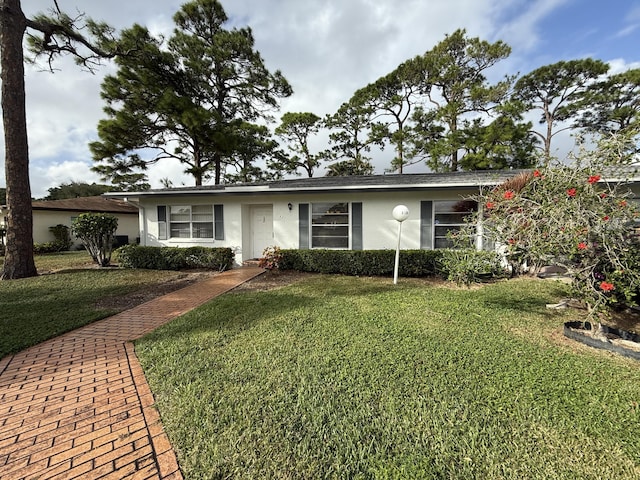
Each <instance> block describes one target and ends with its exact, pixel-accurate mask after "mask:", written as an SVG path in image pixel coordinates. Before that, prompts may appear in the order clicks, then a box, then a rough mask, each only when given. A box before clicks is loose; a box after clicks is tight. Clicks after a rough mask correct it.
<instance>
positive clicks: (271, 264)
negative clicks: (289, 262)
mask: <svg viewBox="0 0 640 480" xmlns="http://www.w3.org/2000/svg"><path fill="white" fill-rule="evenodd" d="M281 264H282V251H281V249H280V247H277V246H273V247H267V248H265V249H264V250H263V252H262V258H261V259H260V262H259V263H258V266H260V267H262V268H265V269H267V270H279V269H280V265H281Z"/></svg>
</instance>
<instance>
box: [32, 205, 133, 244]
mask: <svg viewBox="0 0 640 480" xmlns="http://www.w3.org/2000/svg"><path fill="white" fill-rule="evenodd" d="M81 213H84V212H79V211H78V212H71V211H57V210H34V211H33V241H34V242H35V243H47V242H53V241H54V240H55V238H54V236H53V233H51V232H50V231H49V228H50V227H54V226H56V225H65V226H67V227H69V228H71V219H72V218H75V217H77V216H78V215H80V214H81ZM111 215H114V216H116V217H117V218H118V229H117V230H116V235H128V236H129V243H135V241H136V238H137V237H139V236H140V232H139V228H138V217H137V216H136V215H135V214H133V215H126V214H125V215H121V214H111ZM69 235H70V236H71V241H72V242H73V243H74V245H80V244H81V242H80V241H79V240H78V239H76V238H75V236H74V235H73V234H72V233H71V232H69Z"/></svg>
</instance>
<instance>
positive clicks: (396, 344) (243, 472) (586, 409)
mask: <svg viewBox="0 0 640 480" xmlns="http://www.w3.org/2000/svg"><path fill="white" fill-rule="evenodd" d="M563 295H566V292H565V290H564V287H563V286H562V285H560V284H558V283H554V282H541V281H531V280H528V281H522V280H518V281H509V282H500V283H497V284H493V285H486V286H483V287H482V288H479V289H473V290H465V289H448V288H443V287H437V286H433V285H429V284H427V283H424V282H420V281H410V280H404V281H402V285H398V286H395V287H394V286H393V285H390V281H389V280H388V279H384V280H380V279H363V278H352V277H325V276H321V277H316V278H313V279H311V280H307V281H305V282H302V283H299V284H296V285H292V286H290V287H286V288H283V289H279V290H274V291H269V292H246V293H231V294H227V295H224V296H222V297H219V298H218V299H216V300H214V301H212V302H210V303H208V304H207V305H205V306H203V307H201V308H199V309H197V310H195V311H193V312H191V313H189V314H187V315H185V316H183V317H181V318H179V319H176V320H175V321H173V322H171V323H170V324H167V325H165V326H164V327H162V328H161V329H159V330H157V331H156V332H154V333H152V334H150V335H149V336H147V337H145V338H143V339H142V340H139V341H137V343H136V351H137V352H138V355H139V357H140V359H141V362H142V364H143V367H144V369H145V373H146V375H147V378H148V380H149V382H150V384H151V387H152V390H153V391H154V394H155V396H156V400H157V402H158V406H159V409H160V412H161V415H162V421H163V424H164V426H165V429H166V430H167V431H168V433H169V436H170V438H171V441H172V443H173V445H174V447H175V448H176V450H177V453H178V458H179V463H180V465H181V468H182V469H183V472H184V474H185V478H189V479H190V480H194V479H205V478H210V479H214V478H274V479H277V478H286V479H298V478H299V479H308V478H314V479H320V478H336V479H344V478H349V479H351V478H353V479H416V478H421V479H422V478H425V479H498V478H505V479H523V478H525V479H576V478H578V479H603V478H607V479H636V478H640V453H639V452H640V435H638V432H639V431H640V430H639V428H640V407H639V406H638V402H640V368H639V365H638V364H637V363H634V362H633V361H631V360H627V359H623V358H618V357H615V356H613V355H611V354H606V353H601V352H598V351H596V350H591V349H588V348H587V347H573V346H570V345H569V344H567V343H565V342H564V341H563V340H562V336H561V334H559V333H558V332H561V325H562V322H563V321H566V319H567V316H566V315H565V314H558V313H550V312H548V311H547V310H546V309H545V304H546V303H549V302H551V301H555V300H557V299H558V298H559V297H561V296H563Z"/></svg>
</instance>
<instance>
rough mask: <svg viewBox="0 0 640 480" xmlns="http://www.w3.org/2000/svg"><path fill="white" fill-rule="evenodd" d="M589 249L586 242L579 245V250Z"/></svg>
mask: <svg viewBox="0 0 640 480" xmlns="http://www.w3.org/2000/svg"><path fill="white" fill-rule="evenodd" d="M586 249H587V244H586V243H584V242H580V243H579V244H578V250H586Z"/></svg>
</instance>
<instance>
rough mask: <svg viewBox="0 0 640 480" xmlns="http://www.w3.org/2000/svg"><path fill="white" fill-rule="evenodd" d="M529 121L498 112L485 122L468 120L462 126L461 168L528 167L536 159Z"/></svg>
mask: <svg viewBox="0 0 640 480" xmlns="http://www.w3.org/2000/svg"><path fill="white" fill-rule="evenodd" d="M530 129H531V124H530V123H523V122H518V121H516V120H514V119H513V118H512V117H510V116H509V115H500V116H498V117H497V118H496V119H495V120H493V121H492V122H491V123H489V124H488V125H484V124H483V122H482V120H481V119H475V120H473V121H472V122H470V123H468V124H467V125H466V126H465V128H464V129H463V130H462V144H463V145H464V150H465V154H464V156H463V157H462V158H461V160H460V167H462V170H505V169H513V168H515V169H518V168H531V167H533V166H534V165H535V164H536V162H537V158H536V155H535V146H536V143H537V141H538V140H537V138H536V137H534V136H533V135H532V134H531V132H530Z"/></svg>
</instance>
